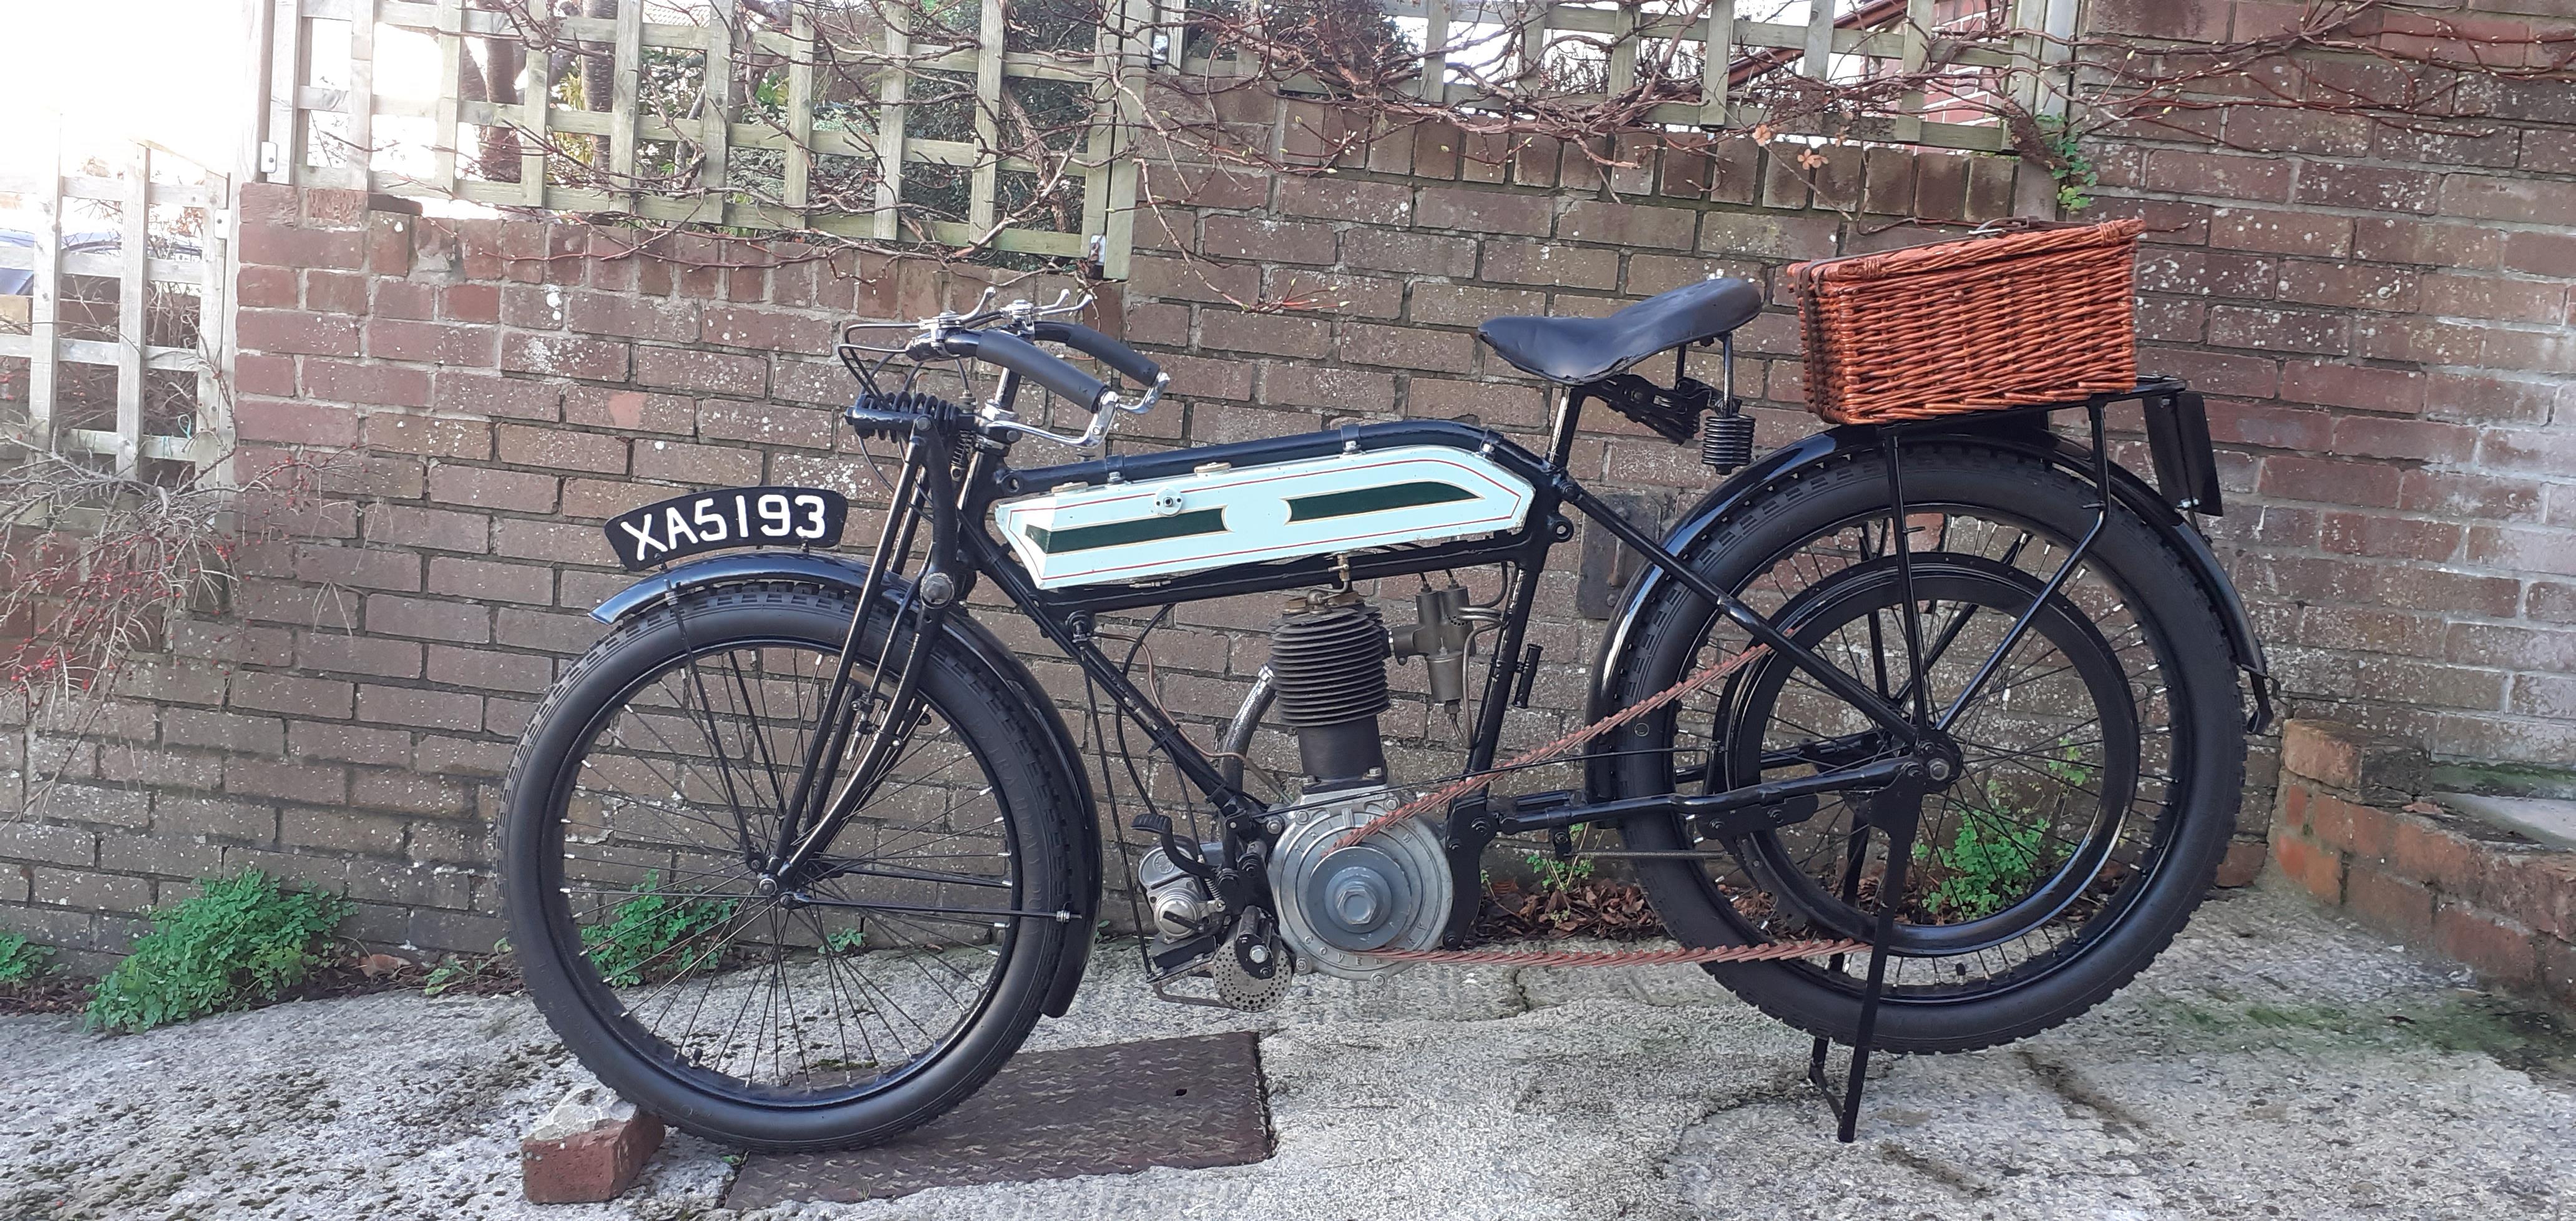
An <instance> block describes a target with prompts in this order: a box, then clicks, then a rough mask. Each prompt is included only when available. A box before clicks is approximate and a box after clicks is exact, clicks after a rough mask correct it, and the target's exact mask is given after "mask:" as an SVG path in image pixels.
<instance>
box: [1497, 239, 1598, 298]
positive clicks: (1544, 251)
mask: <svg viewBox="0 0 2576 1221" xmlns="http://www.w3.org/2000/svg"><path fill="white" fill-rule="evenodd" d="M1484 273H1485V278H1486V279H1488V280H1501V281H1504V282H1506V283H1515V284H1545V285H1549V286H1553V287H1561V288H1600V289H1609V288H1616V287H1618V285H1619V254H1618V252H1617V251H1615V250H1593V249H1586V248H1582V247H1575V246H1564V245H1558V244H1556V243H1552V242H1502V241H1493V240H1488V241H1486V243H1485V264H1484Z"/></svg>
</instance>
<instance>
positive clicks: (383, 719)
mask: <svg viewBox="0 0 2576 1221" xmlns="http://www.w3.org/2000/svg"><path fill="white" fill-rule="evenodd" d="M358 720H360V721H361V722H364V723H366V724H369V725H414V726H419V727H422V728H426V729H455V730H473V729H481V728H482V727H483V697H481V696H479V695H470V694H466V693H463V692H455V691H424V690H415V689H413V688H410V687H377V686H361V687H359V688H358Z"/></svg>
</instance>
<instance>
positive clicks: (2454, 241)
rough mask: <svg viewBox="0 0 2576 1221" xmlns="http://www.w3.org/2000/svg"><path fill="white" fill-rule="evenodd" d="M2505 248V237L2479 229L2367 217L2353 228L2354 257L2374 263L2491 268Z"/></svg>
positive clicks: (2471, 226) (2475, 226) (2482, 228)
mask: <svg viewBox="0 0 2576 1221" xmlns="http://www.w3.org/2000/svg"><path fill="white" fill-rule="evenodd" d="M2504 244H2505V235H2504V234H2502V233H2499V232H2497V231H2495V230H2494V229H2491V228H2488V227H2485V226H2481V225H2462V224H2451V223H2446V222H2435V221H2420V220H2402V219H2398V218H2395V217H2384V218H2382V217H2369V218H2364V219H2363V220H2362V221H2361V222H2360V223H2358V224H2357V225H2355V226H2354V227H2353V254H2354V256H2355V257H2357V258H2361V259H2365V260H2368V261H2370V262H2374V263H2419V264H2424V265H2428V266H2433V267H2480V268H2491V267H2494V266H2496V261H2497V259H2498V258H2499V257H2500V256H2501V254H2502V252H2503V250H2504Z"/></svg>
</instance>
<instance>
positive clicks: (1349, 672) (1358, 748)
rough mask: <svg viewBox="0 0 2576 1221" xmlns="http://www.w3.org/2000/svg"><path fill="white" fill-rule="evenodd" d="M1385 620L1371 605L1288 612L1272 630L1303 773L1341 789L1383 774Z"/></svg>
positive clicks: (1278, 680) (1284, 711)
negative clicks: (1381, 718)
mask: <svg viewBox="0 0 2576 1221" xmlns="http://www.w3.org/2000/svg"><path fill="white" fill-rule="evenodd" d="M1387 657H1388V647H1387V634H1386V622H1385V620H1383V619H1381V618H1380V617H1379V616H1378V613H1377V609H1376V608H1375V607H1372V606H1367V605H1364V604H1363V605H1350V606H1336V607H1331V608H1329V609H1325V610H1319V611H1311V612H1307V613H1302V614H1291V615H1288V616H1286V617H1284V618H1282V619H1281V620H1280V621H1279V622H1278V623H1277V624H1275V625H1273V626H1272V627H1271V629H1270V675H1271V681H1272V682H1273V683H1275V684H1276V685H1277V688H1278V693H1279V694H1278V701H1279V702H1278V708H1279V719H1280V720H1282V721H1285V722H1286V723H1287V724H1288V727H1289V728H1290V729H1293V730H1295V731H1296V733H1297V753H1298V758H1299V761H1300V762H1301V763H1302V764H1303V765H1304V767H1305V770H1306V774H1307V775H1308V776H1309V777H1312V778H1313V779H1314V780H1315V781H1317V782H1319V783H1321V784H1327V785H1330V784H1338V783H1346V782H1351V781H1357V780H1361V779H1366V778H1372V777H1381V778H1382V777H1383V776H1384V775H1385V772H1386V747H1385V744H1384V743H1383V742H1382V741H1381V740H1380V739H1379V737H1378V725H1377V716H1378V714H1379V713H1381V712H1384V711H1386V709H1387V706H1388V703H1389V701H1388V699H1387V685H1386V663H1387Z"/></svg>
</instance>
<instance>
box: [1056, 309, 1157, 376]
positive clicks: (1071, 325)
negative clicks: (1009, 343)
mask: <svg viewBox="0 0 2576 1221" xmlns="http://www.w3.org/2000/svg"><path fill="white" fill-rule="evenodd" d="M1032 334H1034V335H1035V336H1036V337H1037V338H1038V339H1041V340H1044V341H1046V342H1048V343H1060V344H1063V345H1064V346H1066V347H1068V348H1071V349H1073V350H1074V351H1076V352H1080V353H1082V354H1083V355H1085V356H1088V357H1090V358H1092V359H1093V360H1096V361H1099V362H1100V363H1102V364H1104V365H1107V366H1109V367H1110V368H1112V369H1116V370H1117V371H1118V372H1119V375H1120V376H1123V377H1125V378H1126V379H1127V380H1129V381H1131V382H1134V383H1136V384H1137V385H1139V386H1146V387H1151V386H1152V385H1153V384H1154V383H1155V382H1158V381H1161V380H1162V378H1163V367H1162V366H1161V365H1158V364H1155V363H1154V362H1153V361H1151V360H1148V359H1146V356H1145V354H1144V353H1142V352H1139V351H1137V350H1136V349H1134V348H1131V347H1128V346H1127V345H1126V344H1123V343H1120V342H1118V341H1117V340H1115V339H1111V338H1110V337H1108V336H1107V335H1103V334H1101V333H1100V332H1098V331H1095V330H1093V329H1091V328H1090V327H1087V326H1084V325H1082V324H1081V323H1079V322H1041V323H1038V324H1037V325H1036V326H1035V327H1034V328H1033V329H1032Z"/></svg>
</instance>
